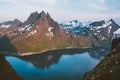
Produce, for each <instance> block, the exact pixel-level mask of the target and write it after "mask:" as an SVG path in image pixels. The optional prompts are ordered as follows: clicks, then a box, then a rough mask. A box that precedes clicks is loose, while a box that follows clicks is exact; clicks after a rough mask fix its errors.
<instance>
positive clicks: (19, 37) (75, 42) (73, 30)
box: [0, 11, 120, 53]
mask: <svg viewBox="0 0 120 80" xmlns="http://www.w3.org/2000/svg"><path fill="white" fill-rule="evenodd" d="M119 31H120V26H118V25H117V24H116V23H115V21H114V20H112V19H111V20H109V21H107V22H106V21H104V20H102V21H96V22H87V23H81V22H80V21H78V20H73V21H70V22H67V23H64V24H61V25H60V24H58V23H57V22H56V21H54V20H53V19H52V18H51V16H50V15H49V13H45V12H44V11H42V12H41V13H38V12H33V13H31V14H30V16H29V17H28V19H27V20H26V21H25V22H24V23H22V22H20V21H19V20H18V19H15V20H13V21H7V22H3V23H1V24H0V37H1V38H0V39H2V37H3V36H6V37H7V38H8V39H9V40H10V43H11V44H12V45H14V47H16V49H17V50H18V52H19V53H28V52H42V51H48V50H53V49H61V48H89V47H109V48H110V46H111V44H110V43H111V41H112V39H113V38H114V37H118V36H119V34H120V33H119ZM13 52H14V51H13Z"/></svg>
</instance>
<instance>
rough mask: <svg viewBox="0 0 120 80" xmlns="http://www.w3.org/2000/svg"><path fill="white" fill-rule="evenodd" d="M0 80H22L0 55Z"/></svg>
mask: <svg viewBox="0 0 120 80" xmlns="http://www.w3.org/2000/svg"><path fill="white" fill-rule="evenodd" d="M0 80H23V79H22V78H21V77H19V76H18V75H17V73H16V72H15V70H13V68H12V67H11V66H10V65H9V63H8V62H7V61H6V60H5V58H4V57H3V56H2V55H1V54H0Z"/></svg>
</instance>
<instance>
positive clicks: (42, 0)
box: [40, 0, 57, 5]
mask: <svg viewBox="0 0 120 80" xmlns="http://www.w3.org/2000/svg"><path fill="white" fill-rule="evenodd" d="M56 1H57V0H49V1H48V0H40V2H42V3H44V4H46V5H54V4H55V3H56Z"/></svg>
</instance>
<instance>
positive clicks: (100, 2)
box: [96, 0, 105, 4]
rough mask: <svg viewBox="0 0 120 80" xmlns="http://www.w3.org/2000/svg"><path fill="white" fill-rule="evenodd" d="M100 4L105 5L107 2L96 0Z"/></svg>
mask: <svg viewBox="0 0 120 80" xmlns="http://www.w3.org/2000/svg"><path fill="white" fill-rule="evenodd" d="M96 1H97V2H98V3H102V4H104V3H105V0H96Z"/></svg>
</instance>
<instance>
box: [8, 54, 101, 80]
mask: <svg viewBox="0 0 120 80" xmlns="http://www.w3.org/2000/svg"><path fill="white" fill-rule="evenodd" d="M6 59H7V61H8V62H9V63H10V64H11V65H12V67H13V68H14V69H15V70H16V72H17V73H18V74H19V75H20V76H22V77H23V78H24V79H25V80H81V79H82V77H83V75H84V74H85V72H88V71H90V70H92V69H93V68H94V67H95V66H96V65H97V64H98V62H99V61H100V60H99V59H95V58H93V57H91V56H90V55H89V54H88V52H84V53H80V54H79V53H75V54H72V55H71V54H58V55H54V54H47V55H37V56H30V57H22V58H19V57H12V56H8V57H6Z"/></svg>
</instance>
